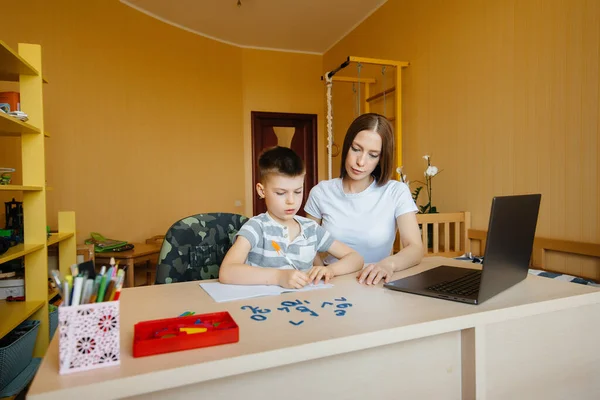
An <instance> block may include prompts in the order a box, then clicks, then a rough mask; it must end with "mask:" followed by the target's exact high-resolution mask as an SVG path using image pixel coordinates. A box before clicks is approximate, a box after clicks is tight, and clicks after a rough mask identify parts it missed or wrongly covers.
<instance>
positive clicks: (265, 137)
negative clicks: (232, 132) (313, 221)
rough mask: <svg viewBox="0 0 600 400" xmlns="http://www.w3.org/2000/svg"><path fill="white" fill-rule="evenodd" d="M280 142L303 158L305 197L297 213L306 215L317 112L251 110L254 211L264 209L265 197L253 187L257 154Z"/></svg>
mask: <svg viewBox="0 0 600 400" xmlns="http://www.w3.org/2000/svg"><path fill="white" fill-rule="evenodd" d="M273 146H283V147H289V148H291V149H292V150H294V151H295V152H296V153H298V155H299V156H300V158H302V160H303V161H304V164H305V166H306V177H305V179H304V198H303V200H302V206H301V207H300V211H298V215H301V216H305V215H306V214H305V212H304V204H305V203H306V199H307V198H308V194H309V192H310V189H312V187H313V186H315V185H316V184H317V116H316V114H287V113H275V112H258V111H252V190H253V193H254V196H253V199H254V200H253V208H252V209H253V211H254V215H258V214H260V213H263V212H266V211H267V209H266V207H265V201H264V200H262V199H260V198H259V197H258V194H257V193H256V190H255V187H256V183H257V182H258V181H259V174H258V157H259V155H260V153H261V151H262V150H263V149H265V148H268V147H273Z"/></svg>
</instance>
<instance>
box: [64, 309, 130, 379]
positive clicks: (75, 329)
mask: <svg viewBox="0 0 600 400" xmlns="http://www.w3.org/2000/svg"><path fill="white" fill-rule="evenodd" d="M119 330H120V329H119V302H118V301H109V302H104V303H91V304H83V305H79V306H69V307H59V308H58V332H59V335H60V336H59V346H58V347H59V361H60V369H59V372H60V374H69V373H71V372H77V371H86V370H90V369H95V368H101V367H108V366H111V365H119V363H120V359H121V357H120V351H119V350H120V349H119V342H120V340H119Z"/></svg>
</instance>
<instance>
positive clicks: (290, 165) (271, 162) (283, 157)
mask: <svg viewBox="0 0 600 400" xmlns="http://www.w3.org/2000/svg"><path fill="white" fill-rule="evenodd" d="M258 170H259V175H260V181H261V182H264V180H265V178H266V177H267V176H268V175H269V174H280V175H285V176H289V177H295V176H298V175H302V174H303V173H304V161H302V159H301V158H300V156H298V154H297V153H296V152H295V151H294V150H292V149H290V148H288V147H281V146H275V147H271V148H269V149H265V150H263V152H262V153H260V156H259V158H258Z"/></svg>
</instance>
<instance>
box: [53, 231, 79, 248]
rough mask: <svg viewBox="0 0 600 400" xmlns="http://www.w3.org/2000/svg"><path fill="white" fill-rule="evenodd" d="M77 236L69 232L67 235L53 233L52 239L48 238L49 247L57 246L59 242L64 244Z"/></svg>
mask: <svg viewBox="0 0 600 400" xmlns="http://www.w3.org/2000/svg"><path fill="white" fill-rule="evenodd" d="M74 235H75V234H74V233H73V232H67V233H51V234H50V238H48V246H52V245H53V244H57V243H59V242H62V241H63V240H67V239H70V238H72V237H73V236H74Z"/></svg>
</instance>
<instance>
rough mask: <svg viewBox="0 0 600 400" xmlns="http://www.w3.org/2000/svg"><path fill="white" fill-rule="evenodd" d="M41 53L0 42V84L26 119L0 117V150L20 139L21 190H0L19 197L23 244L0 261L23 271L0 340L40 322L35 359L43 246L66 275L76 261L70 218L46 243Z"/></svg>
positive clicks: (44, 337)
mask: <svg viewBox="0 0 600 400" xmlns="http://www.w3.org/2000/svg"><path fill="white" fill-rule="evenodd" d="M40 71H42V49H41V47H40V46H39V45H35V44H19V51H18V52H15V51H13V50H12V49H10V48H9V47H8V46H7V45H6V44H5V43H4V42H2V41H0V80H2V81H13V82H19V91H20V94H21V109H22V110H23V111H24V112H26V113H27V115H28V118H29V120H28V121H27V122H21V121H19V120H18V119H16V118H13V117H11V116H8V115H6V114H3V113H2V114H0V146H2V137H3V136H13V137H14V136H16V137H20V138H21V163H22V165H21V172H22V174H21V175H22V181H23V183H22V184H21V185H0V191H16V192H21V193H22V200H23V215H24V227H23V229H24V243H22V244H19V245H17V246H14V247H12V248H10V249H9V250H8V251H7V252H6V253H4V254H2V255H1V256H0V264H2V263H5V262H8V261H11V260H14V259H17V258H20V257H22V258H23V261H24V266H25V298H26V301H24V302H7V301H0V338H1V337H3V336H4V335H6V334H7V333H9V332H10V331H11V330H12V329H14V328H15V327H17V326H18V325H19V324H20V323H21V322H23V321H25V320H26V319H29V318H32V319H36V320H39V321H40V325H39V329H38V334H37V339H36V346H35V350H34V357H41V356H43V355H44V353H45V352H46V348H47V347H48V337H49V321H48V298H49V296H50V295H51V294H52V293H49V291H48V246H51V245H58V247H59V266H60V269H61V271H63V272H65V271H66V270H67V269H68V267H69V266H70V265H71V264H74V263H75V262H76V259H77V258H76V257H77V256H76V251H77V245H76V242H75V240H76V237H75V213H74V212H70V211H69V212H59V215H58V231H59V233H56V234H52V235H50V237H49V238H48V235H47V230H46V224H47V223H46V221H47V219H46V190H47V188H46V169H45V165H46V161H45V146H44V143H45V138H46V137H48V136H49V135H47V134H43V133H42V132H46V131H45V130H44V109H43V95H42V86H43V82H44V79H43V78H42V75H41V73H40Z"/></svg>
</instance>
